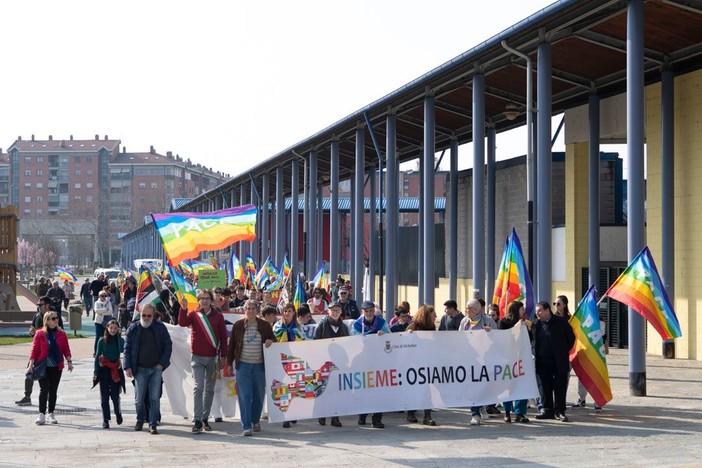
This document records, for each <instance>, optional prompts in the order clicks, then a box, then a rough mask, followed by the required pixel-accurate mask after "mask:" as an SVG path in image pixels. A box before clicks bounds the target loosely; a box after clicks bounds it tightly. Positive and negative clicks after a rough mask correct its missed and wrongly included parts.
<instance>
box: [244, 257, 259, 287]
mask: <svg viewBox="0 0 702 468" xmlns="http://www.w3.org/2000/svg"><path fill="white" fill-rule="evenodd" d="M244 276H245V277H246V285H247V286H248V288H249V289H250V288H251V287H252V286H253V280H254V278H255V277H256V262H255V261H254V259H253V257H252V256H251V255H249V254H246V261H245V264H244Z"/></svg>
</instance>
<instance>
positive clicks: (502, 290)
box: [492, 228, 535, 321]
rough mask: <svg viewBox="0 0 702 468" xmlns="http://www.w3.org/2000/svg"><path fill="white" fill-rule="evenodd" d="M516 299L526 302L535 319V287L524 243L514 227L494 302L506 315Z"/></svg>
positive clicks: (531, 318)
mask: <svg viewBox="0 0 702 468" xmlns="http://www.w3.org/2000/svg"><path fill="white" fill-rule="evenodd" d="M514 301H522V302H524V309H525V310H526V313H527V314H528V315H529V317H530V320H531V321H534V312H535V309H534V288H533V286H532V284H531V278H530V277H529V272H528V271H527V268H526V263H525V262H524V254H523V253H522V244H521V242H519V236H517V232H516V231H515V230H514V228H512V233H511V234H510V235H509V237H508V238H507V240H506V241H505V250H504V253H503V254H502V261H501V262H500V270H499V273H498V274H497V280H496V281H495V292H494V293H493V297H492V302H494V303H495V304H497V305H498V306H499V308H500V317H504V315H505V311H506V310H507V307H509V304H510V303H511V302H514Z"/></svg>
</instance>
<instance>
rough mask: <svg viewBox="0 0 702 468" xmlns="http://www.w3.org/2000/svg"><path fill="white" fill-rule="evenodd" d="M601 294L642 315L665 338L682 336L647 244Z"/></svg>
mask: <svg viewBox="0 0 702 468" xmlns="http://www.w3.org/2000/svg"><path fill="white" fill-rule="evenodd" d="M604 295H605V296H609V297H611V298H612V299H614V300H617V301H619V302H621V303H624V304H626V305H628V306H629V307H631V308H632V309H634V310H635V311H636V312H638V313H639V314H641V315H642V316H643V318H645V319H646V320H648V322H649V323H650V324H651V325H652V326H653V328H655V329H656V331H657V332H658V333H659V334H660V335H661V337H662V338H663V339H664V340H670V339H673V338H680V337H681V336H682V331H681V330H680V323H679V322H678V317H677V316H676V315H675V311H674V310H673V305H672V304H671V303H670V299H669V298H668V293H667V292H666V290H665V287H664V286H663V282H662V281H661V277H660V275H659V274H658V269H657V268H656V263H655V262H654V261H653V257H652V256H651V251H650V250H649V249H648V246H646V247H644V248H643V249H642V250H641V252H639V254H638V255H637V256H636V257H635V258H634V259H633V260H632V261H631V263H630V264H629V266H628V267H626V270H624V271H623V272H622V274H621V275H619V278H617V280H616V281H615V282H614V283H613V284H612V286H610V287H609V289H608V290H607V292H606V293H605V294H604Z"/></svg>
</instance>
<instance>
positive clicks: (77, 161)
mask: <svg viewBox="0 0 702 468" xmlns="http://www.w3.org/2000/svg"><path fill="white" fill-rule="evenodd" d="M73 160H74V161H75V162H76V164H79V163H80V156H76V157H74V158H73Z"/></svg>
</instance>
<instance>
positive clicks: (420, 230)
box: [417, 157, 434, 306]
mask: <svg viewBox="0 0 702 468" xmlns="http://www.w3.org/2000/svg"><path fill="white" fill-rule="evenodd" d="M419 167H420V168H421V173H420V174H419V216H418V217H417V218H418V220H417V306H420V305H422V304H424V260H425V258H424V173H425V172H427V166H426V164H425V163H424V158H423V157H420V158H419ZM432 167H434V165H433V164H432Z"/></svg>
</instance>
